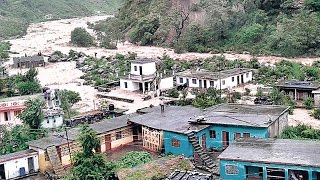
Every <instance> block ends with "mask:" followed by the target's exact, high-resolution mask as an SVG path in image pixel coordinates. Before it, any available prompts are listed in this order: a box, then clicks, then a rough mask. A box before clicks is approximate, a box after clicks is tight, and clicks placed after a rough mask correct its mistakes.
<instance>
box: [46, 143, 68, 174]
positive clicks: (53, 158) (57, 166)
mask: <svg viewBox="0 0 320 180" xmlns="http://www.w3.org/2000/svg"><path fill="white" fill-rule="evenodd" d="M47 154H48V157H49V160H50V162H51V164H52V167H53V171H54V173H55V174H56V175H58V176H59V177H63V176H65V175H66V171H65V169H64V167H63V166H62V163H61V161H60V158H59V155H58V152H57V148H56V147H55V146H50V147H48V148H47Z"/></svg>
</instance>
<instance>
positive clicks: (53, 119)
mask: <svg viewBox="0 0 320 180" xmlns="http://www.w3.org/2000/svg"><path fill="white" fill-rule="evenodd" d="M43 113H44V121H43V122H42V124H41V126H42V127H43V128H57V127H60V126H62V125H63V111H62V109H60V108H59V109H44V110H43Z"/></svg>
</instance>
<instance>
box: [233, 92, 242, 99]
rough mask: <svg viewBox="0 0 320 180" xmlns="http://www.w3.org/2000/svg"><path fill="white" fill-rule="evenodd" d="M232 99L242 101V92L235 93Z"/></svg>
mask: <svg viewBox="0 0 320 180" xmlns="http://www.w3.org/2000/svg"><path fill="white" fill-rule="evenodd" d="M232 97H233V98H234V99H241V93H240V92H233V93H232Z"/></svg>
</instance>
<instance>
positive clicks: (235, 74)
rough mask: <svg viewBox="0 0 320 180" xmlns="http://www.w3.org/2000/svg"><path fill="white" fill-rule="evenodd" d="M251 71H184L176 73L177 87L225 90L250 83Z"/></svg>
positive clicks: (244, 69)
mask: <svg viewBox="0 0 320 180" xmlns="http://www.w3.org/2000/svg"><path fill="white" fill-rule="evenodd" d="M252 77H253V70H251V69H247V68H234V69H229V70H224V71H221V72H220V73H219V72H209V71H184V72H180V73H176V82H177V85H184V84H187V87H190V88H209V87H214V88H217V89H220V84H221V89H227V88H232V87H236V86H239V85H241V84H244V83H248V82H250V81H252Z"/></svg>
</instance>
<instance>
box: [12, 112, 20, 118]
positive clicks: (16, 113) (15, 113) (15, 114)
mask: <svg viewBox="0 0 320 180" xmlns="http://www.w3.org/2000/svg"><path fill="white" fill-rule="evenodd" d="M20 113H21V111H14V112H13V114H14V116H15V117H16V116H18V115H19V114H20Z"/></svg>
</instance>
